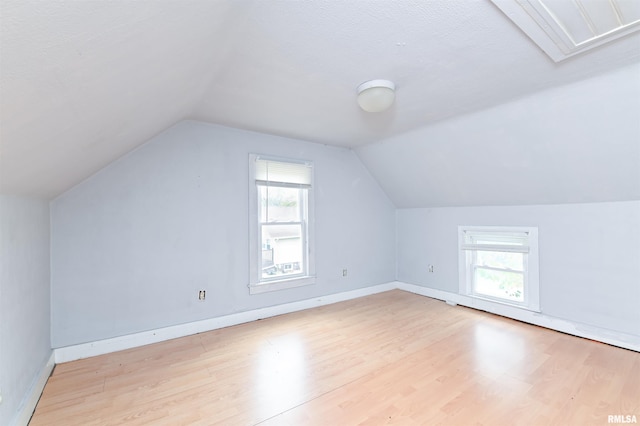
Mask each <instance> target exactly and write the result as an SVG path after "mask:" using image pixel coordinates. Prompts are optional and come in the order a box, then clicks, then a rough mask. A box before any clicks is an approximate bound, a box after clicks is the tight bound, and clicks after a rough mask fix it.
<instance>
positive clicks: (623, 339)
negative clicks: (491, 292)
mask: <svg viewBox="0 0 640 426" xmlns="http://www.w3.org/2000/svg"><path fill="white" fill-rule="evenodd" d="M396 284H397V288H398V289H400V290H404V291H408V292H411V293H415V294H419V295H422V296H427V297H431V298H432V299H438V300H443V301H445V302H447V303H448V304H450V305H453V304H458V305H462V306H466V307H469V308H473V309H478V310H481V311H486V312H489V313H492V314H496V315H500V316H503V317H507V318H512V319H515V320H518V321H522V322H526V323H529V324H533V325H538V326H540V327H545V328H548V329H551V330H555V331H560V332H562V333H567V334H571V335H573V336H578V337H584V338H586V339H591V340H597V341H599V342H602V343H607V344H609V345H613V346H618V347H621V348H624V349H630V350H632V351H636V352H640V337H639V336H634V335H632V334H626V333H620V332H616V331H612V330H608V329H604V328H599V327H594V326H590V325H587V324H580V323H576V322H573V321H568V320H565V319H561V318H556V317H552V316H548V315H545V314H542V313H539V312H532V311H527V310H524V309H518V308H514V307H511V306H505V305H500V304H498V303H492V302H489V301H485V300H479V299H475V298H472V297H468V296H464V295H461V294H456V293H450V292H447V291H443V290H437V289H433V288H428V287H422V286H419V285H415V284H408V283H405V282H400V281H397V282H396Z"/></svg>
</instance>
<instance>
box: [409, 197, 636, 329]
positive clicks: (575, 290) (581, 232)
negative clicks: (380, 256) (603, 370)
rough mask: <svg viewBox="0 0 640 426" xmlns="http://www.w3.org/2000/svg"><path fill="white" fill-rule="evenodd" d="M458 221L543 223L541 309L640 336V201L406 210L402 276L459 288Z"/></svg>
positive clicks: (540, 227)
mask: <svg viewBox="0 0 640 426" xmlns="http://www.w3.org/2000/svg"><path fill="white" fill-rule="evenodd" d="M459 225H488V226H491V225H495V226H500V225H504V226H520V225H522V226H537V227H538V230H539V237H538V242H539V255H540V265H539V266H540V306H541V308H542V312H543V313H544V314H546V315H549V316H553V317H557V318H563V319H567V320H570V321H574V322H578V323H583V324H588V325H591V326H595V327H601V328H605V329H609V330H614V331H618V332H623V333H629V334H634V335H637V336H640V309H638V307H639V306H640V286H639V285H638V282H639V279H640V278H639V277H640V201H628V202H612V203H594V204H564V205H537V206H517V207H450V208H432V209H428V208H425V209H401V210H398V211H397V232H398V246H397V248H398V251H397V254H398V280H399V281H404V282H407V283H411V284H417V285H421V286H425V287H430V288H433V289H438V290H444V291H448V292H451V293H457V292H458V246H457V244H458V234H457V232H458V226H459ZM429 264H432V265H434V266H435V269H434V273H429V272H428V265H429Z"/></svg>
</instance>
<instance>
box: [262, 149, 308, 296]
mask: <svg viewBox="0 0 640 426" xmlns="http://www.w3.org/2000/svg"><path fill="white" fill-rule="evenodd" d="M252 166H253V167H254V170H253V171H254V176H253V179H252V181H253V185H255V188H254V190H253V191H251V192H252V193H253V196H255V198H254V200H255V201H256V202H255V205H254V210H255V212H254V214H255V218H256V222H257V223H255V224H254V225H255V227H254V228H253V229H255V235H254V236H252V239H253V241H252V242H253V244H252V246H253V247H252V251H253V254H254V255H253V256H251V258H252V266H253V268H254V270H256V271H257V272H256V273H255V274H253V275H254V277H252V283H251V287H252V288H253V290H252V293H255V292H262V291H268V290H279V289H282V288H289V287H295V286H298V285H305V284H309V283H310V282H309V280H308V279H307V278H309V277H310V276H311V275H312V268H311V266H312V262H311V259H310V249H309V247H310V241H309V239H310V235H311V232H310V229H309V222H310V220H309V218H310V216H311V214H310V213H311V208H310V207H311V204H312V176H313V173H312V172H313V168H312V165H311V163H309V162H294V161H284V160H279V159H278V160H274V159H270V158H264V157H261V156H254V157H252ZM258 287H259V288H258Z"/></svg>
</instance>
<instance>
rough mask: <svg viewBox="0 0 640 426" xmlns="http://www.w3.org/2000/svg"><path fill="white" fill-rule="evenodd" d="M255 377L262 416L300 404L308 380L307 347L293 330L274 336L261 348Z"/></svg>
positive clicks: (259, 409)
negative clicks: (287, 333)
mask: <svg viewBox="0 0 640 426" xmlns="http://www.w3.org/2000/svg"><path fill="white" fill-rule="evenodd" d="M255 377H256V382H257V383H256V385H257V386H256V388H257V389H256V390H257V394H258V400H259V404H258V407H257V408H258V411H259V414H260V416H261V417H270V416H272V415H274V414H275V413H278V412H282V411H283V410H286V409H288V408H293V407H295V406H296V405H298V404H300V403H301V402H302V401H303V399H304V396H305V395H306V393H307V380H308V377H307V362H306V351H305V347H304V343H303V342H302V340H301V339H300V337H299V336H298V335H296V334H291V335H286V336H282V337H278V338H276V339H270V340H269V344H268V345H264V347H263V348H262V349H261V351H260V354H259V360H258V365H257V369H256V376H255Z"/></svg>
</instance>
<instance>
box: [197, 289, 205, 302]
mask: <svg viewBox="0 0 640 426" xmlns="http://www.w3.org/2000/svg"><path fill="white" fill-rule="evenodd" d="M206 295H207V292H206V291H204V290H200V292H199V293H198V300H204V298H205V297H206Z"/></svg>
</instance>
